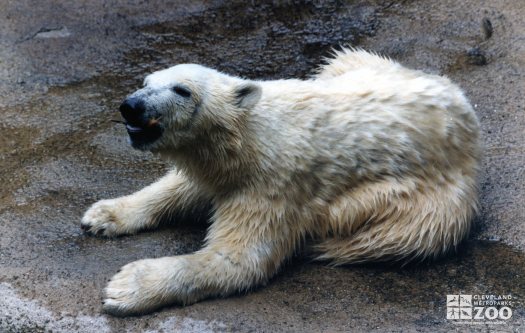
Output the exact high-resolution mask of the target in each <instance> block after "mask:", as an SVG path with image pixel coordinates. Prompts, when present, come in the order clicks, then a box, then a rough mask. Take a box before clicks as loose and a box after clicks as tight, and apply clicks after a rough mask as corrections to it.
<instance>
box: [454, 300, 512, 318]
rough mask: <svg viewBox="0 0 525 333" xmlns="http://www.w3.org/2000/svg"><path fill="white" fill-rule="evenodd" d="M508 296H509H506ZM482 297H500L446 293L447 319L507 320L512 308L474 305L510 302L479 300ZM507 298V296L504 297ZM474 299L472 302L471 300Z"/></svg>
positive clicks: (510, 315)
mask: <svg viewBox="0 0 525 333" xmlns="http://www.w3.org/2000/svg"><path fill="white" fill-rule="evenodd" d="M508 297H510V296H508ZM482 299H492V300H494V299H497V300H500V299H502V296H494V295H474V297H473V295H462V294H459V295H447V319H451V320H458V319H459V320H462V319H463V320H507V319H510V318H511V317H512V309H511V308H510V307H508V306H503V307H500V308H499V309H498V308H497V307H495V306H489V307H487V306H476V305H510V304H511V303H512V302H506V301H503V302H500V301H491V302H488V301H480V300H482ZM504 299H508V298H506V297H505V298H504ZM473 300H474V302H473Z"/></svg>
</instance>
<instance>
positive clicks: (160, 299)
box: [103, 257, 194, 316]
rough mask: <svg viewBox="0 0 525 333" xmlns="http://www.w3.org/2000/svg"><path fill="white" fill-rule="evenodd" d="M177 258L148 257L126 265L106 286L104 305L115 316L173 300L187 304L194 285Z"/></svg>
mask: <svg viewBox="0 0 525 333" xmlns="http://www.w3.org/2000/svg"><path fill="white" fill-rule="evenodd" d="M186 273H187V272H185V270H184V269H183V267H182V265H181V261H180V260H177V259H176V258H169V257H167V258H160V259H145V260H139V261H135V262H132V263H130V264H127V265H125V266H124V267H122V268H121V270H120V271H119V272H118V273H117V274H116V275H115V276H113V278H112V279H111V281H110V282H109V283H108V286H107V287H106V289H105V293H106V298H105V299H104V305H103V309H104V311H105V312H107V313H109V314H112V315H115V316H128V315H137V314H143V313H148V312H151V311H153V310H155V309H158V308H160V307H162V306H165V305H169V304H172V303H179V304H186V303H188V299H187V296H188V294H189V291H190V290H193V289H194V288H191V287H189V286H188V285H187V283H185V282H184V280H185V279H186V277H187V274H186Z"/></svg>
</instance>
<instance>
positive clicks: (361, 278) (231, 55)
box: [0, 0, 525, 332]
mask: <svg viewBox="0 0 525 333" xmlns="http://www.w3.org/2000/svg"><path fill="white" fill-rule="evenodd" d="M340 44H349V45H354V46H360V47H363V48H366V49H368V50H373V51H376V52H379V53H381V54H384V55H387V56H389V57H391V58H393V59H396V60H398V61H400V62H401V63H403V64H405V65H408V66H410V67H413V68H417V69H422V70H425V71H428V72H432V73H439V74H445V75H447V76H449V77H450V78H451V79H453V80H454V81H455V82H457V83H458V84H459V85H460V86H461V87H463V88H464V89H465V91H466V93H467V95H468V97H469V98H470V100H471V101H472V104H473V105H474V107H475V110H476V112H477V114H478V116H479V118H480V120H481V124H482V129H483V141H484V147H485V157H484V165H483V166H484V167H483V170H484V174H483V176H482V178H481V179H480V183H481V202H482V211H481V213H480V215H479V217H478V218H477V220H476V227H475V230H473V232H472V235H471V237H470V240H469V241H467V242H465V244H464V245H463V246H462V247H461V248H460V249H459V253H458V254H457V255H451V256H449V257H447V258H443V259H442V260H440V261H438V262H434V263H424V264H421V265H416V266H409V267H397V266H384V265H372V266H370V265H367V266H351V267H344V268H329V267H326V266H324V265H321V264H316V263H311V262H310V261H309V260H308V258H307V257H304V256H301V255H299V256H297V257H296V258H294V259H293V260H291V261H290V262H289V264H288V265H287V266H286V267H285V268H284V269H283V270H282V272H281V273H280V274H279V275H277V276H276V277H275V278H274V279H272V280H271V281H270V283H269V284H268V286H267V287H265V288H260V289H256V290H254V291H252V292H250V293H248V294H246V295H238V296H235V297H230V298H227V299H214V300H209V301H205V302H202V303H199V304H196V305H192V306H188V307H184V308H182V307H177V306H174V307H170V308H167V309H163V310H162V311H159V312H157V313H154V314H151V315H146V316H142V317H133V318H125V319H120V318H113V317H110V316H107V315H105V314H103V313H101V312H100V309H101V304H100V301H101V299H102V294H101V290H102V288H103V287H104V285H105V283H106V281H107V279H108V278H109V277H110V276H111V275H112V274H114V273H115V272H116V271H117V269H118V268H119V267H120V266H122V265H123V264H125V263H128V262H130V261H132V260H136V259H141V258H148V257H161V256H166V255H173V254H181V253H187V252H191V251H193V250H195V249H198V248H199V246H200V245H201V242H202V237H203V235H204V231H205V226H203V225H202V224H197V225H196V224H192V223H191V221H190V222H189V223H186V224H184V225H183V226H170V225H166V226H165V227H163V228H162V230H161V231H158V232H148V233H143V234H140V235H137V236H132V237H123V238H118V239H111V240H107V239H96V238H91V237H87V236H84V235H83V234H82V233H81V231H80V228H79V220H80V217H81V215H82V213H83V212H84V210H85V209H86V208H87V207H88V206H89V205H90V204H92V203H93V202H94V201H96V200H99V199H102V198H108V197H114V196H117V195H122V194H126V193H130V192H132V191H134V190H137V189H139V188H141V187H143V186H144V185H146V184H148V183H150V182H152V181H153V180H154V179H155V178H157V177H158V176H160V175H161V174H162V173H163V172H164V171H165V170H166V165H165V164H163V163H162V162H161V161H159V160H158V159H156V158H155V157H154V156H151V155H148V154H143V153H139V152H135V151H133V150H131V148H130V147H129V146H128V145H127V143H126V133H125V131H124V129H123V128H121V127H119V126H118V124H114V123H111V122H110V120H111V119H115V118H118V115H117V114H116V113H115V111H116V110H117V108H118V105H119V103H120V101H121V100H122V99H123V97H124V96H125V95H126V94H127V93H129V92H131V91H133V90H134V89H135V88H136V87H137V86H138V85H139V84H140V83H141V81H142V78H143V77H144V75H145V74H147V73H150V72H152V71H155V70H157V69H160V68H164V67H167V66H169V65H172V64H176V63H182V62H196V63H201V64H205V65H208V66H212V67H215V68H217V69H219V70H222V71H225V72H228V73H231V74H237V75H242V76H246V77H250V78H262V79H274V78H286V77H306V76H308V75H309V74H311V73H312V72H313V70H314V68H315V65H316V64H318V63H319V61H320V59H321V58H322V57H323V56H327V55H328V54H329V51H330V48H331V47H336V46H337V45H340ZM0 78H1V79H0V114H1V115H2V121H1V122H0V128H1V131H2V133H1V134H2V135H0V168H1V170H2V171H3V172H2V173H1V174H0V182H1V184H2V186H1V187H0V332H49V331H52V332H126V331H128V332H140V331H142V332H173V331H181V332H192V331H194V332H206V331H240V332H249V331H255V332H276V331H289V332H294V331H295V332H317V331H326V332H339V331H356V332H359V331H361V332H406V331H422V332H441V331H442V332H448V331H461V332H463V331H514V332H518V331H525V301H524V299H525V252H524V251H525V237H524V236H525V223H524V222H525V206H524V205H523V203H524V202H525V181H524V177H525V167H524V166H525V115H524V108H525V102H524V97H523V96H525V2H523V1H520V0H513V1H512V0H464V1H453V0H442V1H432V0H420V1H380V0H377V1H371V0H370V1H350V2H348V3H347V2H340V1H322V2H321V1H274V3H273V4H272V5H270V2H262V3H259V2H257V1H192V2H191V4H188V3H187V2H185V1H171V2H169V3H168V2H166V1H160V0H151V1H147V0H144V1H139V0H119V1H103V0H100V1H65V0H55V1H50V0H47V1H42V2H39V3H38V5H35V3H34V2H33V1H30V0H20V1H2V2H0ZM459 293H463V294H503V295H508V294H511V295H512V296H513V298H514V299H515V303H514V304H513V306H512V309H513V316H512V318H511V319H510V320H508V321H506V322H504V323H502V324H499V325H495V324H491V323H488V322H483V323H480V324H474V323H473V324H466V325H459V324H455V323H454V322H453V321H451V320H447V319H446V305H445V303H446V295H447V294H459Z"/></svg>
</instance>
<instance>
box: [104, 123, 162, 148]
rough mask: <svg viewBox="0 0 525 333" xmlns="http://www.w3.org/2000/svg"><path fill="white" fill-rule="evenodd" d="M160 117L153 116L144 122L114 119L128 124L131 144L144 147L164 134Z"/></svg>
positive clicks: (127, 128)
mask: <svg viewBox="0 0 525 333" xmlns="http://www.w3.org/2000/svg"><path fill="white" fill-rule="evenodd" d="M159 120H160V117H159V118H152V119H150V120H148V121H147V122H144V123H143V124H135V123H130V122H128V121H120V120H112V121H113V122H116V123H120V124H123V125H125V126H126V130H127V132H128V135H129V138H130V141H131V145H132V146H133V147H135V148H144V146H146V145H147V144H151V143H153V142H154V141H156V140H157V139H159V138H160V137H161V136H162V127H161V126H160V123H159Z"/></svg>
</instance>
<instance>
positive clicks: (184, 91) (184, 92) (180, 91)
mask: <svg viewBox="0 0 525 333" xmlns="http://www.w3.org/2000/svg"><path fill="white" fill-rule="evenodd" d="M171 90H173V91H174V92H175V93H176V94H177V95H180V96H182V97H190V96H191V91H189V90H188V89H186V88H182V87H180V86H175V87H173V88H171Z"/></svg>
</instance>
